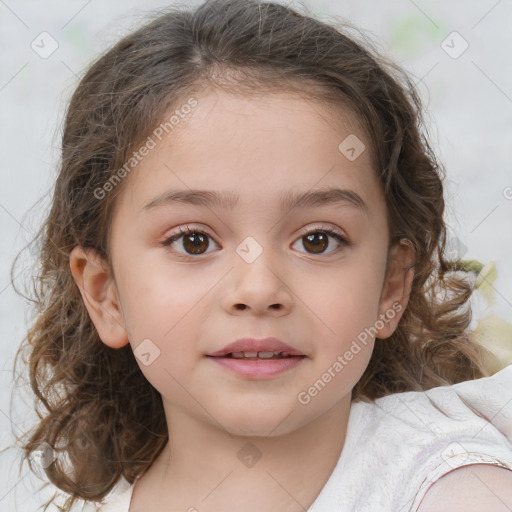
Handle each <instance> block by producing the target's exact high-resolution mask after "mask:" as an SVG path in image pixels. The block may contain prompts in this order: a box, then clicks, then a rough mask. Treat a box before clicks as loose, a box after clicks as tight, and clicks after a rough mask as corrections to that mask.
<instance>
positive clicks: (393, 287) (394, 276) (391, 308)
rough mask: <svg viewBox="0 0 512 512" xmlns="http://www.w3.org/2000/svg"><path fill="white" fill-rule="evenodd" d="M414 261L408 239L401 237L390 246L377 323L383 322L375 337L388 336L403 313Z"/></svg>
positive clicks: (407, 297) (408, 293) (412, 248)
mask: <svg viewBox="0 0 512 512" xmlns="http://www.w3.org/2000/svg"><path fill="white" fill-rule="evenodd" d="M414 262H415V251H414V247H413V245H412V243H411V242H410V240H408V239H406V238H402V239H401V240H400V242H399V243H398V244H395V245H394V246H393V247H391V249H390V254H389V268H388V272H387V276H386V279H385V281H384V285H383V289H382V293H381V298H380V304H379V319H381V320H382V322H379V325H380V324H381V323H384V326H383V327H382V328H381V329H379V330H378V333H377V334H376V338H381V339H385V338H389V337H390V336H391V335H392V334H393V332H394V331H395V329H396V327H397V325H398V322H399V321H400V318H401V317H402V315H403V314H404V311H405V308H406V307H407V304H408V302H409V296H410V293H411V288H412V281H413V279H414V266H413V265H414ZM411 267H412V268H411Z"/></svg>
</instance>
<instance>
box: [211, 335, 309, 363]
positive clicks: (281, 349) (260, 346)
mask: <svg viewBox="0 0 512 512" xmlns="http://www.w3.org/2000/svg"><path fill="white" fill-rule="evenodd" d="M207 355H208V356H210V357H229V358H233V359H251V358H252V359H282V358H286V357H295V356H304V357H305V354H303V353H302V352H300V351H299V350H298V349H296V348H294V347H291V346H290V345H288V344H286V343H285V342H284V341H281V340H279V339H277V338H262V339H255V338H240V339H238V340H236V341H234V342H233V343H229V344H228V345H226V346H225V347H224V348H222V349H220V350H217V351H216V352H212V353H210V354H207Z"/></svg>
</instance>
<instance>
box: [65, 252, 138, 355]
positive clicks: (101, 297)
mask: <svg viewBox="0 0 512 512" xmlns="http://www.w3.org/2000/svg"><path fill="white" fill-rule="evenodd" d="M69 265H70V267H71V274H72V275H73V278H74V280H75V282H76V284H77V285H78V288H79V289H80V293H81V294H82V299H83V301H84V304H85V307H86V308H87V311H88V312H89V316H90V317H91V320H92V322H93V323H94V326H95V327H96V330H97V331H98V334H99V336H100V338H101V340H102V341H103V343H105V345H108V346H109V347H111V348H121V347H123V346H124V345H126V344H127V343H129V341H128V333H127V332H126V328H125V322H124V317H123V314H122V311H121V309H120V305H119V297H118V294H117V288H116V284H115V282H114V279H113V277H112V276H111V275H110V270H109V266H108V264H107V263H106V262H105V260H104V259H103V258H101V257H100V256H99V255H98V254H97V253H96V252H95V251H93V250H92V249H88V250H84V249H83V248H82V247H75V248H74V249H73V250H72V251H71V254H70V256H69Z"/></svg>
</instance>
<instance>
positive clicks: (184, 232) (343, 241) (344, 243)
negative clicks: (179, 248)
mask: <svg viewBox="0 0 512 512" xmlns="http://www.w3.org/2000/svg"><path fill="white" fill-rule="evenodd" d="M318 232H321V233H323V234H326V235H329V236H331V237H332V238H334V239H335V240H336V241H337V242H338V243H339V244H340V246H339V247H337V248H336V249H334V250H333V251H331V252H329V253H320V254H318V255H319V256H322V255H332V254H334V253H337V252H338V251H339V250H340V248H341V247H343V246H347V247H348V246H349V245H351V243H350V242H349V241H348V240H347V238H346V237H345V236H344V235H342V234H341V233H340V232H339V231H337V230H335V229H332V228H325V227H318V226H314V227H312V228H308V229H305V228H304V229H302V230H301V232H300V233H299V236H298V238H297V240H299V239H301V238H303V237H305V236H306V235H310V234H314V233H318ZM191 233H195V234H201V235H206V236H207V237H208V238H211V239H213V238H212V237H211V236H210V235H208V233H205V232H204V231H202V230H201V229H198V228H195V227H193V226H192V227H189V226H188V225H187V226H186V227H185V229H182V227H181V226H180V227H179V233H177V234H174V235H171V236H170V237H168V238H166V239H165V240H164V241H162V242H161V243H160V245H161V246H163V247H169V246H170V245H171V244H172V243H173V242H176V241H178V240H179V239H180V238H182V237H183V236H185V235H190V234H191ZM215 243H216V242H215ZM206 254H208V253H204V254H200V255H192V254H183V253H177V255H178V256H180V257H183V258H194V259H197V258H199V257H201V256H205V255H206ZM307 254H310V255H313V256H315V254H314V253H307Z"/></svg>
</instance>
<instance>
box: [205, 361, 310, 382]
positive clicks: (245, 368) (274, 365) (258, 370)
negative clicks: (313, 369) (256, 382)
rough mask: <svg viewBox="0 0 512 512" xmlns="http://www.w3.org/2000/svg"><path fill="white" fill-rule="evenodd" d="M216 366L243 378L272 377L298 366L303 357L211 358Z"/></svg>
mask: <svg viewBox="0 0 512 512" xmlns="http://www.w3.org/2000/svg"><path fill="white" fill-rule="evenodd" d="M208 357H210V359H213V360H214V361H215V362H216V363H217V364H220V365H221V366H223V367H224V368H228V369H229V370H231V371H233V372H235V373H237V374H238V375H243V376H244V377H252V378H264V377H273V376H274V375H278V374H280V373H283V372H285V371H287V370H291V369H292V368H295V367H296V366H298V365H299V364H300V363H301V361H302V360H303V359H304V356H292V357H283V358H282V359H260V360H258V361H251V360H244V359H234V358H232V357H212V356H208Z"/></svg>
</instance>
